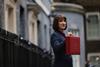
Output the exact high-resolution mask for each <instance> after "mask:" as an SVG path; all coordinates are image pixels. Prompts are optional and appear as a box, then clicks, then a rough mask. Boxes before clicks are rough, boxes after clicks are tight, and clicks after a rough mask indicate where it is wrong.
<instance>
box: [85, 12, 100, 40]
mask: <svg viewBox="0 0 100 67" xmlns="http://www.w3.org/2000/svg"><path fill="white" fill-rule="evenodd" d="M86 18H87V20H88V21H87V22H86V29H87V40H99V39H100V37H99V36H100V14H99V13H98V12H89V13H86Z"/></svg>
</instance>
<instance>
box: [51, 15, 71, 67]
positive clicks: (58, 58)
mask: <svg viewBox="0 0 100 67" xmlns="http://www.w3.org/2000/svg"><path fill="white" fill-rule="evenodd" d="M66 28H67V22H66V17H64V16H62V15H59V16H56V17H54V20H53V29H54V33H53V34H52V35H51V46H52V48H53V51H54V55H55V61H54V67H72V57H71V55H67V54H65V34H64V30H65V29H66Z"/></svg>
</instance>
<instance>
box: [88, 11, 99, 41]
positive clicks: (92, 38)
mask: <svg viewBox="0 0 100 67" xmlns="http://www.w3.org/2000/svg"><path fill="white" fill-rule="evenodd" d="M89 15H97V16H98V21H99V27H100V13H99V12H87V13H86V18H87V19H88V16H89ZM87 27H88V21H86V29H87ZM99 33H100V32H99ZM87 35H88V32H87ZM99 39H100V37H99V36H98V37H88V36H87V40H99Z"/></svg>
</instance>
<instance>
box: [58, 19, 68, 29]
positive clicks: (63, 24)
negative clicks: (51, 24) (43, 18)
mask: <svg viewBox="0 0 100 67" xmlns="http://www.w3.org/2000/svg"><path fill="white" fill-rule="evenodd" d="M66 25H67V22H65V21H64V20H62V21H60V22H58V27H59V30H65V28H66Z"/></svg>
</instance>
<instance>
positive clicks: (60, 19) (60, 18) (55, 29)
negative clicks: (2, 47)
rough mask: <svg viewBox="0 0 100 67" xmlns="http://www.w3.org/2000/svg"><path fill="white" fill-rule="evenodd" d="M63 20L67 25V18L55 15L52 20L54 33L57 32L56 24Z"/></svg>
mask: <svg viewBox="0 0 100 67" xmlns="http://www.w3.org/2000/svg"><path fill="white" fill-rule="evenodd" d="M63 20H64V21H65V22H66V23H67V18H66V17H65V16H63V15H57V16H55V17H54V20H53V29H54V31H59V27H58V22H61V21H63ZM66 28H67V24H66V27H65V29H66ZM65 29H64V30H65Z"/></svg>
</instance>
